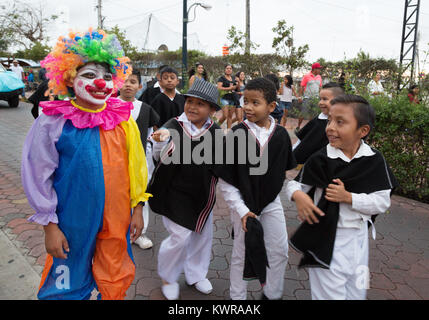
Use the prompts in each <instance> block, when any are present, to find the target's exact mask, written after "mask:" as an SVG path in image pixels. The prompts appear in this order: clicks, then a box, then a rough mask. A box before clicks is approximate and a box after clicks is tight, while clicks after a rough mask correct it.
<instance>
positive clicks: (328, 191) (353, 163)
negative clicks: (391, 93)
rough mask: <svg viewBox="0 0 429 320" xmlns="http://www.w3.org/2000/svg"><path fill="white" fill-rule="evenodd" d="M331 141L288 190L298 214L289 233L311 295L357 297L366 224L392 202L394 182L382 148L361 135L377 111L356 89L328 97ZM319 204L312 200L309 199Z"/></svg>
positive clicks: (364, 273) (363, 276) (364, 272)
mask: <svg viewBox="0 0 429 320" xmlns="http://www.w3.org/2000/svg"><path fill="white" fill-rule="evenodd" d="M331 105H332V106H331V109H330V112H329V119H328V125H327V127H326V134H327V137H328V140H329V144H328V145H327V146H326V147H325V148H323V149H321V150H320V151H318V152H317V153H315V154H313V155H312V156H311V157H310V158H309V159H308V160H307V162H306V163H305V164H304V167H303V168H302V169H301V171H300V173H299V174H298V176H297V177H296V178H295V180H292V181H290V182H289V183H288V185H287V188H286V194H287V196H288V198H289V199H292V200H293V201H295V202H296V206H297V209H298V219H299V220H301V221H303V223H302V224H301V226H300V227H299V228H298V229H297V231H296V232H295V233H294V235H293V236H292V237H291V239H290V242H289V243H290V244H291V245H292V247H293V248H295V249H296V250H298V251H299V252H301V253H302V254H303V258H302V260H301V262H300V267H307V268H309V269H308V270H309V277H310V287H311V295H312V298H313V299H314V300H331V299H332V300H346V299H347V300H349V299H350V300H363V299H365V298H366V290H367V289H368V288H369V269H368V228H369V225H372V227H373V228H372V236H373V238H374V239H375V234H376V232H375V228H374V226H373V222H374V220H375V216H376V215H378V214H381V213H383V212H386V210H387V209H388V208H389V207H390V193H391V191H392V189H394V188H395V187H396V186H397V182H396V180H395V177H394V176H393V174H392V172H391V170H390V168H389V166H388V165H387V163H386V161H385V159H384V157H383V155H382V154H381V153H380V152H379V151H377V150H375V149H373V148H371V147H370V146H368V145H367V144H366V143H365V142H364V140H363V139H364V138H365V137H366V136H368V134H369V133H370V131H371V129H372V128H373V127H374V121H375V112H374V109H373V108H372V107H371V105H369V103H368V102H367V101H366V100H365V99H364V98H362V97H360V96H355V95H341V96H338V97H337V98H335V99H334V100H332V101H331ZM315 204H317V206H316V205H315Z"/></svg>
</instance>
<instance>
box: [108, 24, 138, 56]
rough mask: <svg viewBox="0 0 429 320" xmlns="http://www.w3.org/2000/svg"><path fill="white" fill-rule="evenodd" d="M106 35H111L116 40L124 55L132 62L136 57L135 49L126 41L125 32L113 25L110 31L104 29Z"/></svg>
mask: <svg viewBox="0 0 429 320" xmlns="http://www.w3.org/2000/svg"><path fill="white" fill-rule="evenodd" d="M105 31H106V33H113V34H115V35H116V37H117V38H118V41H119V43H120V44H121V46H122V49H123V50H124V53H125V55H126V56H127V57H128V58H130V59H131V60H134V59H135V58H136V56H137V48H136V47H135V46H133V45H132V44H131V41H130V40H128V39H127V36H126V34H125V31H122V30H121V29H119V26H118V25H115V26H114V27H113V28H112V29H110V30H109V29H106V30H105Z"/></svg>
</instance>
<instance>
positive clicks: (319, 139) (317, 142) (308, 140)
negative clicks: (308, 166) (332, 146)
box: [293, 117, 329, 164]
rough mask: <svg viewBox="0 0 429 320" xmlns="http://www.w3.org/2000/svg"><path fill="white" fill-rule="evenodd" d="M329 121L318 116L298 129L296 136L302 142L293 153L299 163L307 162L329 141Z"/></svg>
mask: <svg viewBox="0 0 429 320" xmlns="http://www.w3.org/2000/svg"><path fill="white" fill-rule="evenodd" d="M327 123H328V120H327V119H319V118H318V117H316V118H314V119H312V120H311V121H310V122H308V123H307V124H306V125H305V126H304V128H302V129H301V130H299V131H298V134H297V135H296V136H297V137H298V138H299V140H301V142H300V144H299V145H298V146H297V147H296V148H295V149H294V150H293V155H294V156H295V159H296V162H297V163H299V164H303V163H305V161H307V159H308V158H310V156H311V155H312V154H313V153H315V152H317V151H319V150H320V149H322V148H323V147H325V146H326V145H327V144H328V143H329V140H328V137H327V136H326V132H325V129H326V125H327Z"/></svg>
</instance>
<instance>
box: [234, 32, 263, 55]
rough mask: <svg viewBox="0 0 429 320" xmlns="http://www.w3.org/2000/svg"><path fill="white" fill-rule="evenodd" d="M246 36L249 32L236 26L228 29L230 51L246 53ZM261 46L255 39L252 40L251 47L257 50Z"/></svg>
mask: <svg viewBox="0 0 429 320" xmlns="http://www.w3.org/2000/svg"><path fill="white" fill-rule="evenodd" d="M246 36H247V34H246V33H244V32H243V31H240V30H238V29H237V28H236V27H235V26H231V28H229V30H228V34H227V36H226V38H227V39H228V42H229V43H230V44H229V51H230V53H232V54H233V53H236V54H240V53H245V51H246ZM258 47H259V44H256V43H255V42H253V41H250V49H251V50H255V49H257V48H258Z"/></svg>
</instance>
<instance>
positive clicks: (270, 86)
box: [244, 77, 277, 104]
mask: <svg viewBox="0 0 429 320" xmlns="http://www.w3.org/2000/svg"><path fill="white" fill-rule="evenodd" d="M244 90H256V91H260V92H262V94H263V95H264V99H265V100H266V101H267V103H268V104H269V103H271V102H275V101H276V100H277V90H276V87H275V85H274V83H273V82H272V81H271V80H268V79H267V78H265V77H264V78H256V79H253V80H250V81H249V82H248V83H247V84H246V87H245V88H244Z"/></svg>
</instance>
